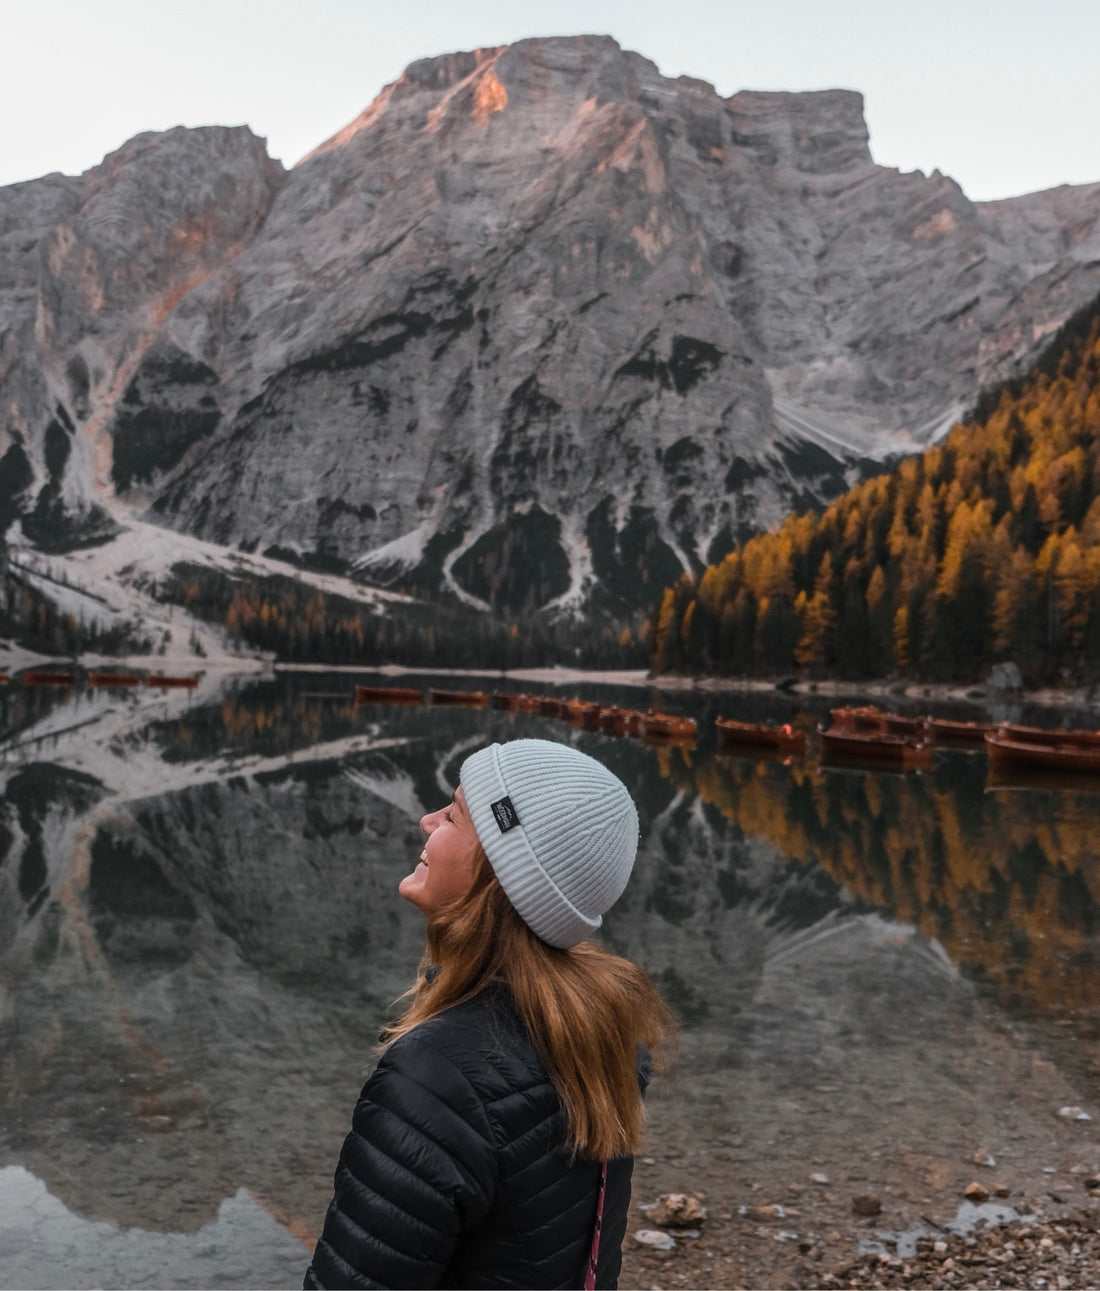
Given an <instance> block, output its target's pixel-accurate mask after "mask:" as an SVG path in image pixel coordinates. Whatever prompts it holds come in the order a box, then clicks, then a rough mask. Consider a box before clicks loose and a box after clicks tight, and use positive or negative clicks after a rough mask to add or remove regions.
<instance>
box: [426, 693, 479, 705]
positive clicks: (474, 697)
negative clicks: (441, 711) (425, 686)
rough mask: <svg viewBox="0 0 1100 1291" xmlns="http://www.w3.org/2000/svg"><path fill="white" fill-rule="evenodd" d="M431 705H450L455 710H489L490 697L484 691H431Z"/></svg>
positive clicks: (429, 694) (429, 700)
mask: <svg viewBox="0 0 1100 1291" xmlns="http://www.w3.org/2000/svg"><path fill="white" fill-rule="evenodd" d="M428 703H429V704H449V705H450V706H451V707H454V708H488V707H489V696H488V695H487V694H486V692H485V691H484V690H429V691H428Z"/></svg>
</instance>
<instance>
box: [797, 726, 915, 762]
mask: <svg viewBox="0 0 1100 1291" xmlns="http://www.w3.org/2000/svg"><path fill="white" fill-rule="evenodd" d="M817 732H818V735H819V736H820V737H821V754H822V757H823V758H825V759H827V760H833V759H835V760H838V761H844V762H858V763H859V764H861V765H863V766H891V767H902V768H903V769H905V770H909V769H911V768H917V767H930V766H931V765H932V761H933V757H934V750H933V748H932V745H931V744H929V743H928V742H927V741H926V740H921V739H916V738H914V737H913V736H911V735H889V734H874V733H871V732H866V731H851V730H840V729H837V728H836V727H825V726H819V727H818V728H817Z"/></svg>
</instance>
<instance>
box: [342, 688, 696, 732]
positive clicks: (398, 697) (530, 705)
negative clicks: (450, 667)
mask: <svg viewBox="0 0 1100 1291" xmlns="http://www.w3.org/2000/svg"><path fill="white" fill-rule="evenodd" d="M355 702H356V703H357V704H423V703H428V704H433V705H444V706H450V707H462V708H498V709H505V710H507V711H509V712H513V713H537V714H538V715H539V716H541V717H556V718H558V719H560V720H562V721H566V722H569V723H570V724H571V725H573V726H580V727H583V728H585V729H586V730H590V731H604V732H605V733H607V734H610V735H637V736H641V737H642V738H648V739H654V740H666V741H669V742H670V743H685V744H686V743H691V744H693V743H694V742H695V737H696V734H697V733H698V726H697V724H696V722H695V719H694V718H692V717H681V716H678V715H677V714H675V713H657V712H653V711H652V710H649V711H647V712H642V711H641V710H639V709H634V708H619V707H617V706H611V707H608V706H607V705H604V704H598V703H596V702H595V701H592V700H586V699H559V698H558V697H557V696H556V695H532V694H527V693H525V692H512V691H494V692H493V693H492V694H490V693H489V692H488V691H484V690H438V689H435V688H432V689H429V690H426V691H423V690H413V689H405V688H402V687H398V686H356V687H355Z"/></svg>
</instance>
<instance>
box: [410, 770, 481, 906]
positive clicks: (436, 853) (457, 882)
mask: <svg viewBox="0 0 1100 1291" xmlns="http://www.w3.org/2000/svg"><path fill="white" fill-rule="evenodd" d="M420 828H421V829H422V830H423V831H424V832H425V834H427V835H428V841H427V842H426V843H425V844H424V850H423V851H422V852H421V853H420V864H419V865H418V866H417V867H416V869H415V870H413V872H412V873H411V874H406V875H405V877H404V878H403V879H402V880H401V883H400V886H399V887H398V889H397V890H398V892H400V893H401V895H402V896H403V897H404V898H405V900H406V901H411V902H412V903H413V905H414V906H416V908H417V909H418V910H420V911H421V913H423V914H425V915H426V916H427V917H428V918H429V919H434V918H435V917H436V915H438V914H439V912H440V911H441V910H442V909H443V908H444V906H448V905H450V904H451V902H453V901H458V900H460V899H461V898H462V897H464V896H465V895H466V894H467V892H469V890H470V888H471V887H472V886H473V882H474V878H475V876H476V874H477V849H478V837H477V832H476V830H475V829H474V822H473V821H472V820H471V819H470V813H469V812H468V811H467V810H466V797H465V795H464V794H463V792H462V789H461V788H458V789H456V790H455V796H454V800H453V801H452V802H449V803H448V804H447V806H446V807H442V808H440V810H439V811H433V812H432V813H431V814H430V815H428V816H422V817H421V819H420Z"/></svg>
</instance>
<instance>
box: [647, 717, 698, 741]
mask: <svg viewBox="0 0 1100 1291" xmlns="http://www.w3.org/2000/svg"><path fill="white" fill-rule="evenodd" d="M696 730H697V727H696V723H695V718H694V717H675V716H673V714H671V713H643V714H642V715H641V718H640V720H639V722H638V733H639V734H640V735H641V736H643V738H647V739H658V740H694V739H695V734H696Z"/></svg>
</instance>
